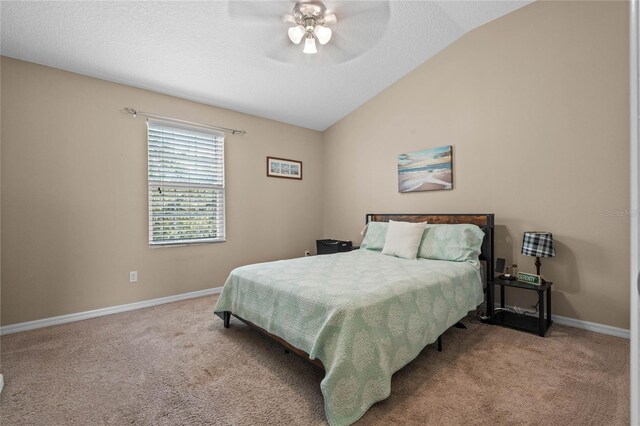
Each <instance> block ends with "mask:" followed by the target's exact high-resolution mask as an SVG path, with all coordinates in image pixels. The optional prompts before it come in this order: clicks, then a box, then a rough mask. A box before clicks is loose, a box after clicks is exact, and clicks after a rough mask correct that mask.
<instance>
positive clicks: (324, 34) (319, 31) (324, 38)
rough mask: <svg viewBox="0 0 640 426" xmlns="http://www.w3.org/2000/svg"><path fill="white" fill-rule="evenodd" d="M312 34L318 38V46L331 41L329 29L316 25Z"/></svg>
mask: <svg viewBox="0 0 640 426" xmlns="http://www.w3.org/2000/svg"><path fill="white" fill-rule="evenodd" d="M313 33H314V34H315V35H316V37H318V41H319V42H320V44H327V43H329V40H331V34H332V33H331V28H327V27H324V26H322V25H318V26H317V27H315V29H314V30H313Z"/></svg>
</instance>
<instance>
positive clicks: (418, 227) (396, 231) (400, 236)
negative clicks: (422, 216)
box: [382, 220, 427, 260]
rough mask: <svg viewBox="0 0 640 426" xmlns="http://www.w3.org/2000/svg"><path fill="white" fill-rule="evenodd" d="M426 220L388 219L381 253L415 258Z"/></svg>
mask: <svg viewBox="0 0 640 426" xmlns="http://www.w3.org/2000/svg"><path fill="white" fill-rule="evenodd" d="M426 226H427V222H423V223H410V222H396V221H394V220H390V221H389V227H388V228H387V237H386V239H385V242H384V248H383V249H382V254H386V255H389V256H397V257H402V258H404V259H411V260H415V258H416V255H417V254H418V247H420V241H422V234H423V233H424V229H425V227H426Z"/></svg>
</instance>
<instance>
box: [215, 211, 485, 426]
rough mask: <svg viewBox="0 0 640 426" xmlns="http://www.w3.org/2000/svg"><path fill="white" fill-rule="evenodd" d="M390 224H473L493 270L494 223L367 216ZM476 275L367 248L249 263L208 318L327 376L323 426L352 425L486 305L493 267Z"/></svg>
mask: <svg viewBox="0 0 640 426" xmlns="http://www.w3.org/2000/svg"><path fill="white" fill-rule="evenodd" d="M390 220H393V221H404V222H428V223H429V224H473V225H477V226H478V227H480V229H481V230H482V231H483V232H484V239H483V241H482V249H481V253H480V260H482V261H484V262H485V263H486V264H487V265H493V215H492V214H473V215H469V214H464V215H462V214H447V215H442V214H439V215H432V214H421V215H397V214H394V215H389V214H368V215H367V216H366V222H367V223H369V222H388V221H390ZM481 270H482V269H481V268H480V267H479V265H477V264H474V263H473V262H471V263H470V262H452V261H446V260H432V259H418V260H406V259H401V258H397V257H393V256H386V255H383V254H381V253H380V252H376V251H374V250H367V249H360V250H354V251H351V252H348V253H338V254H333V255H323V256H311V257H303V258H298V259H290V260H282V261H276V262H268V263H261V264H254V265H248V266H243V267H240V268H237V269H235V270H234V271H232V272H231V274H230V276H229V278H228V279H227V282H226V284H225V286H224V289H223V291H222V293H221V294H220V297H219V299H218V302H217V304H216V307H215V309H214V312H215V313H216V314H217V315H219V316H220V317H221V318H223V320H224V327H225V328H228V327H229V323H230V318H231V316H232V315H233V316H234V317H236V318H238V319H240V320H242V321H244V322H245V323H247V324H248V325H250V326H252V327H254V328H256V329H257V330H258V331H260V332H262V333H264V334H266V335H267V336H269V337H271V338H273V339H275V340H276V341H278V342H279V343H281V344H283V345H284V346H285V347H287V348H288V349H290V350H291V351H293V352H295V353H297V354H298V355H301V356H303V357H304V358H305V359H307V360H309V361H310V362H311V363H313V364H314V365H316V366H317V367H319V368H322V369H324V370H325V377H324V379H323V380H322V382H321V390H322V394H323V396H324V407H325V414H326V417H327V420H328V422H329V423H330V424H331V425H348V424H351V423H353V422H355V421H357V420H358V419H359V418H360V417H361V416H362V415H363V414H364V413H365V412H366V411H367V410H368V409H369V407H370V406H371V405H373V404H374V403H375V402H377V401H380V400H383V399H385V398H387V397H388V396H389V394H390V391H391V376H392V375H393V373H394V372H396V371H398V370H399V369H400V368H402V367H403V366H404V365H406V364H407V363H409V362H410V361H412V360H413V359H414V358H415V357H416V356H418V354H419V353H420V352H421V351H422V349H424V347H425V346H427V345H429V344H432V343H435V342H438V344H439V346H440V343H441V340H440V337H441V335H442V333H444V331H446V330H447V329H448V328H449V327H451V326H453V325H454V324H456V323H458V322H459V321H460V320H461V319H462V318H464V317H465V316H466V315H467V314H468V312H469V311H471V310H473V309H475V308H476V307H477V306H478V305H479V304H481V303H482V302H483V300H484V292H483V281H485V280H491V279H492V278H493V277H492V271H493V267H491V266H487V267H485V268H484V271H485V272H484V274H485V276H484V277H482V273H481Z"/></svg>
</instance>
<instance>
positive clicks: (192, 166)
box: [147, 120, 225, 245]
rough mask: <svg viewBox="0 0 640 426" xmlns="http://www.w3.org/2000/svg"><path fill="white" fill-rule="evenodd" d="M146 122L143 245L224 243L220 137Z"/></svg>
mask: <svg viewBox="0 0 640 426" xmlns="http://www.w3.org/2000/svg"><path fill="white" fill-rule="evenodd" d="M147 123H148V126H147V129H148V133H147V141H148V153H149V159H148V173H149V244H151V245H167V244H188V243H202V242H221V241H224V240H225V217H224V134H223V133H218V132H214V131H209V130H204V129H199V128H196V127H187V126H183V125H175V124H173V123H170V122H163V121H157V120H149V121H148V122H147Z"/></svg>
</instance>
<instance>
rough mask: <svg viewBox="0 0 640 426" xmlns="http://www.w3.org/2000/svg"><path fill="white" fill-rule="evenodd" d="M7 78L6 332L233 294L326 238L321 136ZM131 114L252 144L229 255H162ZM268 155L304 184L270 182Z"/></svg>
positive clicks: (98, 90) (162, 102)
mask: <svg viewBox="0 0 640 426" xmlns="http://www.w3.org/2000/svg"><path fill="white" fill-rule="evenodd" d="M1 78H2V81H1V84H2V99H1V102H2V104H1V107H2V116H1V120H2V160H1V161H2V163H1V173H2V177H1V183H2V187H1V195H2V231H1V232H2V252H1V253H2V289H1V291H2V320H1V321H2V325H8V324H13V323H17V322H22V321H29V320H34V319H39V318H46V317H51V316H55V315H62V314H68V313H73V312H80V311H85V310H89V309H96V308H102V307H107V306H113V305H119V304H123V303H129V302H135V301H140V300H146V299H152V298H156V297H162V296H169V295H174V294H179V293H185V292H189V291H194V290H201V289H206V288H211V287H217V286H221V285H223V284H224V281H225V279H226V277H227V275H228V273H229V272H230V270H231V269H232V268H234V267H236V266H239V265H243V264H246V263H251V262H258V261H267V260H272V259H280V258H287V257H296V256H301V255H303V253H304V250H307V249H309V250H310V249H312V248H313V247H314V246H315V241H314V240H315V239H316V238H319V237H320V236H321V233H322V229H321V228H322V218H321V214H322V213H321V199H320V198H321V197H320V195H321V193H322V189H321V188H322V158H323V152H322V135H321V134H320V133H318V132H315V131H311V130H306V129H303V128H299V127H295V126H290V125H286V124H283V123H278V122H275V121H270V120H265V119H261V118H257V117H253V116H249V115H245V114H240V113H236V112H232V111H228V110H223V109H219V108H213V107H210V106H205V105H201V104H197V103H194V102H189V101H185V100H181V99H177V98H174V97H170V96H164V95H160V94H156V93H152V92H148V91H145V90H139V89H135V88H132V87H127V86H124V85H120V84H114V83H109V82H106V81H102V80H97V79H93V78H88V77H83V76H80V75H76V74H71V73H68V72H64V71H60V70H55V69H52V68H47V67H43V66H39V65H35V64H30V63H27V62H21V61H17V60H13V59H9V58H2V72H1ZM124 106H133V107H136V108H139V109H140V110H142V111H150V112H154V113H158V114H162V115H166V116H171V117H178V118H183V119H187V120H191V121H196V122H202V123H214V124H220V125H224V126H228V127H235V128H242V129H245V130H246V131H247V134H246V135H245V136H227V138H226V184H227V223H228V225H227V242H226V243H222V244H206V245H197V246H189V247H174V248H149V246H148V243H147V241H148V239H147V238H148V236H147V230H148V225H147V181H146V155H147V148H146V125H145V121H144V119H141V118H138V119H133V118H132V117H130V116H127V115H125V114H123V113H121V112H120V110H121V109H122V107H124ZM267 155H272V156H278V157H284V158H293V159H297V160H301V161H303V163H304V179H303V180H302V181H293V180H288V179H274V178H267V177H266V176H265V167H266V165H265V161H266V160H265V157H266V156H267ZM131 270H137V271H138V274H139V282H138V283H137V284H130V283H129V271H131Z"/></svg>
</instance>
